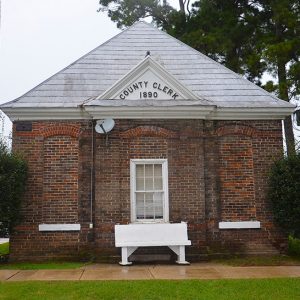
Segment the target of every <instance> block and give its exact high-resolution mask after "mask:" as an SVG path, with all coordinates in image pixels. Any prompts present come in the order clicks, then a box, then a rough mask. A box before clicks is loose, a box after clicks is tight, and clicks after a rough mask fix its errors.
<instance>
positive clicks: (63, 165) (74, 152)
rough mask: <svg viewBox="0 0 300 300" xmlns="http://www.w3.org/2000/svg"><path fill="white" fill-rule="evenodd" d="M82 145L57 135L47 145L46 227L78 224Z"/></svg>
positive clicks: (46, 142)
mask: <svg viewBox="0 0 300 300" xmlns="http://www.w3.org/2000/svg"><path fill="white" fill-rule="evenodd" d="M77 194H78V141H77V140H76V139H75V138H73V137H70V136H62V135H56V136H51V137H48V138H47V139H45V141H44V182H43V212H42V221H43V222H44V223H50V224H55V223H77V222H78V195H77Z"/></svg>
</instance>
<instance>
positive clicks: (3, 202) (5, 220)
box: [0, 140, 27, 235]
mask: <svg viewBox="0 0 300 300" xmlns="http://www.w3.org/2000/svg"><path fill="white" fill-rule="evenodd" d="M26 178H27V164H26V162H25V161H24V159H23V158H22V157H21V156H20V155H18V154H15V153H13V152H11V151H9V149H8V147H7V145H6V144H5V143H4V142H3V141H1V140H0V234H1V235H6V234H7V233H10V232H12V230H13V228H14V226H15V225H16V224H17V223H18V222H19V221H20V218H21V215H20V207H21V197H22V194H23V192H24V190H25V182H26Z"/></svg>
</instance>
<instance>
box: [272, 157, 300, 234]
mask: <svg viewBox="0 0 300 300" xmlns="http://www.w3.org/2000/svg"><path fill="white" fill-rule="evenodd" d="M299 178H300V153H298V154H294V155H290V156H288V157H285V158H282V159H280V160H279V161H276V162H275V163H274V165H273V167H272V170H271V174H270V184H269V199H270V201H271V203H272V204H273V212H274V217H275V220H276V221H277V222H278V224H279V225H280V226H282V227H283V228H284V229H286V230H287V232H288V233H289V234H291V235H292V236H293V237H296V238H300V180H299Z"/></svg>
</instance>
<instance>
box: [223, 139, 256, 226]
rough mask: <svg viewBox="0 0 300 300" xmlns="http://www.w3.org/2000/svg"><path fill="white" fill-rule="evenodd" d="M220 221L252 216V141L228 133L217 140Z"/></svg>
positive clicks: (242, 219) (253, 194) (253, 215)
mask: <svg viewBox="0 0 300 300" xmlns="http://www.w3.org/2000/svg"><path fill="white" fill-rule="evenodd" d="M219 157H220V166H219V180H220V198H221V218H222V221H249V220H255V219H256V208H255V193H254V178H253V153H252V140H251V138H249V137H247V136H241V135H239V134H238V135H228V136H223V137H220V139H219Z"/></svg>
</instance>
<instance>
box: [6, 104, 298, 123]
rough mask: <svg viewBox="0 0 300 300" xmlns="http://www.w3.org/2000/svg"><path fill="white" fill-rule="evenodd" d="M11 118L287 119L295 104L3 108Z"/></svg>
mask: <svg viewBox="0 0 300 300" xmlns="http://www.w3.org/2000/svg"><path fill="white" fill-rule="evenodd" d="M1 109H2V111H3V112H4V113H5V114H6V115H7V116H8V117H9V118H10V120H11V121H37V120H84V119H101V118H108V117H110V118H115V119H145V118H146V119H207V120H270V119H273V120H274V119H279V120H281V119H284V118H286V117H287V116H289V115H291V114H292V113H293V111H294V108H293V107H272V108H270V107H265V108H263V107H258V108H239V107H234V108H224V107H223V108H220V107H218V108H216V106H212V105H208V106H205V105H198V106H196V105H186V106H185V105H178V106H163V107H158V106H146V107H145V106H144V107H140V106H131V107H128V106H114V107H112V106H107V107H103V106H85V107H83V106H81V107H67V108H66V107H65V108H62V107H54V108H47V107H39V108H32V107H10V108H8V107H2V108H1Z"/></svg>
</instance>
